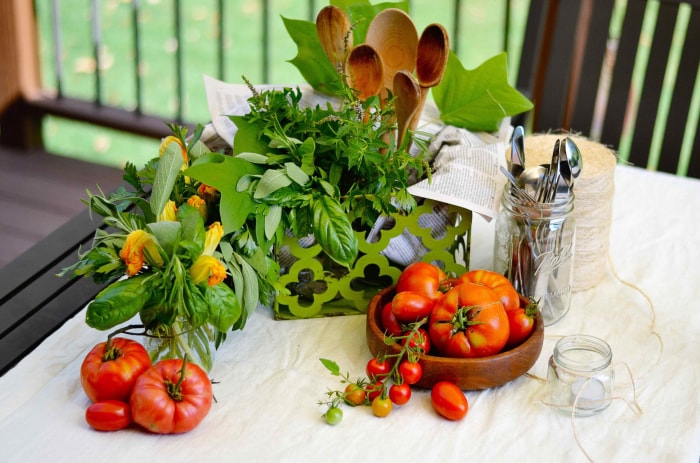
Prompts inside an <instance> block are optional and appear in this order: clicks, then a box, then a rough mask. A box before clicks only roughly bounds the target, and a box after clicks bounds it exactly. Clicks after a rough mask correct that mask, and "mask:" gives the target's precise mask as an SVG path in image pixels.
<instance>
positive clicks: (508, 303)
mask: <svg viewBox="0 0 700 463" xmlns="http://www.w3.org/2000/svg"><path fill="white" fill-rule="evenodd" d="M460 283H476V284H478V285H484V286H486V287H487V288H491V289H492V290H493V291H494V292H495V293H496V294H498V297H499V298H500V299H501V302H502V303H503V308H504V309H506V310H515V309H518V308H520V297H518V292H517V291H516V290H515V288H514V287H513V284H512V283H511V282H510V281H509V280H508V278H506V277H504V276H503V275H501V274H500V273H496V272H492V271H490V270H472V271H470V272H467V273H465V274H464V275H462V276H460V277H459V278H458V279H457V282H456V284H455V285H458V284H460Z"/></svg>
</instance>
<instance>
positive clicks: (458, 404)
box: [430, 381, 469, 421]
mask: <svg viewBox="0 0 700 463" xmlns="http://www.w3.org/2000/svg"><path fill="white" fill-rule="evenodd" d="M430 402H431V403H432V404H433V408H434V409H435V411H436V412H437V413H438V414H439V415H440V416H442V417H443V418H446V419H448V420H452V421H457V420H461V419H462V418H464V417H465V416H466V415H467V412H468V411H469V403H468V402H467V398H466V397H465V395H464V392H462V390H461V389H460V388H459V387H458V386H457V385H456V384H455V383H452V382H449V381H439V382H437V383H435V385H434V386H433V388H432V389H431V390H430Z"/></svg>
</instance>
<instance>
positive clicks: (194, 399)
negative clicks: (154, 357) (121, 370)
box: [130, 359, 213, 434]
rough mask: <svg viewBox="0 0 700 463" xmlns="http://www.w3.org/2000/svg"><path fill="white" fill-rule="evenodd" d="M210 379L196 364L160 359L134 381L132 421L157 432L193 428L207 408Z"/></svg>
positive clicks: (131, 403) (209, 398) (182, 430)
mask: <svg viewBox="0 0 700 463" xmlns="http://www.w3.org/2000/svg"><path fill="white" fill-rule="evenodd" d="M212 398H213V394H212V389H211V381H209V378H208V377H207V374H206V373H205V372H204V370H202V369H201V368H200V367H199V366H198V365H196V364H194V363H190V362H185V361H183V360H182V359H169V360H161V361H160V362H158V363H157V364H155V365H154V366H152V367H151V368H149V369H148V370H147V371H146V372H145V373H144V374H142V375H141V376H140V377H139V378H138V379H137V380H136V384H134V389H133V391H132V392H131V400H130V405H131V415H132V418H133V420H134V422H135V423H138V424H139V425H141V426H143V427H144V428H145V429H147V430H148V431H151V432H154V433H158V434H171V433H182V432H187V431H191V430H192V429H194V428H195V427H196V426H197V425H198V424H199V423H200V422H201V421H202V420H203V419H204V417H205V416H207V414H208V413H209V410H210V409H211V403H212Z"/></svg>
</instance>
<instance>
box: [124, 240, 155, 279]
mask: <svg viewBox="0 0 700 463" xmlns="http://www.w3.org/2000/svg"><path fill="white" fill-rule="evenodd" d="M119 257H120V258H121V259H122V260H123V261H124V263H125V264H126V274H127V275H129V276H133V275H136V274H137V273H138V272H139V271H140V270H141V268H142V267H143V265H144V261H147V262H148V263H149V264H154V265H157V266H162V265H163V258H162V257H161V256H160V253H159V252H158V247H157V246H156V244H155V242H154V241H153V236H152V235H151V234H149V233H147V232H145V231H143V230H135V231H133V232H131V233H129V236H127V237H126V242H125V243H124V247H123V248H122V250H121V251H120V252H119Z"/></svg>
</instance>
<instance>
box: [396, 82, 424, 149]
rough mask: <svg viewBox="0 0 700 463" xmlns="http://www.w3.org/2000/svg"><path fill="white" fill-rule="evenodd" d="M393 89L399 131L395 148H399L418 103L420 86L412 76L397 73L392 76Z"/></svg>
mask: <svg viewBox="0 0 700 463" xmlns="http://www.w3.org/2000/svg"><path fill="white" fill-rule="evenodd" d="M393 88H394V95H395V96H396V103H395V108H396V119H397V123H398V131H399V136H398V141H397V142H396V146H397V147H400V146H401V144H402V143H403V140H404V138H405V137H406V130H407V129H408V126H409V124H410V123H411V120H412V119H413V115H414V114H415V113H416V109H417V108H418V104H419V103H420V86H419V85H418V81H417V80H416V78H415V77H413V74H411V73H409V72H406V71H398V72H397V73H396V74H395V75H394V84H393Z"/></svg>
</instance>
